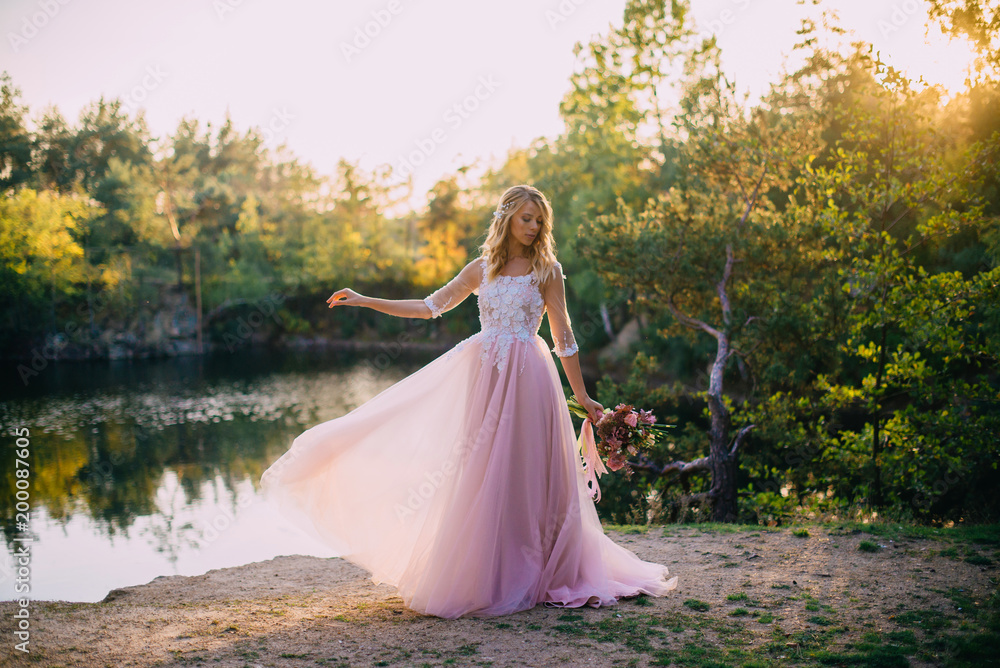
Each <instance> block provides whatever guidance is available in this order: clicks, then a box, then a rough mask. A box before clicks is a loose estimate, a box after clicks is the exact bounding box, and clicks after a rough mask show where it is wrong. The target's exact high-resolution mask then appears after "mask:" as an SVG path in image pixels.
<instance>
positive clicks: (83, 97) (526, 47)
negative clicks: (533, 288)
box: [0, 0, 969, 207]
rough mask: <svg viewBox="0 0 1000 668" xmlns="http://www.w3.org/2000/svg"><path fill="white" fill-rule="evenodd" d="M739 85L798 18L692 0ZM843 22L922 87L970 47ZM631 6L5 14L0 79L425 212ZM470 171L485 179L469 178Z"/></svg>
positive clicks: (207, 6) (550, 105)
mask: <svg viewBox="0 0 1000 668" xmlns="http://www.w3.org/2000/svg"><path fill="white" fill-rule="evenodd" d="M691 4H692V13H693V15H694V17H695V20H696V22H697V25H698V29H699V31H701V32H702V33H703V34H706V35H707V34H714V35H715V36H716V37H717V39H718V42H719V45H720V47H721V48H722V54H723V58H724V63H723V64H724V67H725V68H726V69H727V71H728V72H729V73H730V75H731V76H732V77H733V78H735V80H736V82H737V86H738V87H739V88H740V89H743V90H748V91H749V92H750V93H751V96H756V95H759V94H760V93H761V92H762V91H763V90H764V89H765V88H766V86H767V84H768V82H769V81H772V80H774V79H775V78H776V77H777V75H778V73H779V72H780V70H781V67H782V62H783V59H784V58H785V57H786V55H787V54H789V53H790V52H791V48H792V45H793V44H794V43H795V41H796V37H797V36H796V35H795V30H796V29H797V28H798V26H799V20H800V17H801V16H802V14H803V12H804V11H807V10H806V9H805V8H803V7H800V6H797V4H796V3H795V0H692V3H691ZM827 4H833V5H835V6H836V7H837V9H838V11H839V13H840V17H841V23H842V25H843V26H844V27H846V28H848V29H850V30H853V31H854V32H855V34H856V37H857V38H859V39H863V40H866V41H869V42H872V43H873V44H875V48H876V49H879V50H880V51H881V52H882V53H883V57H884V58H886V59H887V60H889V61H890V62H892V63H893V64H894V65H896V66H898V67H901V68H902V69H904V70H906V71H908V72H909V73H910V74H911V75H914V76H917V75H923V76H924V77H925V78H926V79H927V80H928V81H930V82H932V83H942V84H944V85H946V86H949V87H951V88H952V89H954V88H955V86H956V85H958V84H960V83H961V81H962V80H963V78H964V74H963V68H964V67H965V64H966V63H967V62H968V59H969V53H968V49H967V47H965V45H964V44H962V43H959V42H952V43H950V44H949V43H948V41H947V39H946V38H944V37H942V36H941V35H940V33H939V31H937V29H936V28H935V29H933V30H932V32H931V34H930V40H931V43H930V44H927V43H925V36H924V24H925V17H926V6H925V3H923V2H919V1H918V0H891V1H887V0H844V1H843V2H836V3H827ZM624 6H625V0H505V2H503V3H500V2H470V1H469V0H465V1H464V2H462V1H460V0H357V1H355V2H344V1H342V0H333V1H331V2H316V1H314V2H305V1H304V0H282V1H281V2H278V1H277V0H170V1H169V2H168V1H167V0H159V1H152V0H146V1H145V2H136V1H135V0H131V1H128V0H3V2H2V3H0V29H2V34H3V43H2V44H0V69H2V70H6V71H7V72H9V73H10V75H11V77H12V78H13V82H14V85H15V86H16V87H18V88H19V89H20V90H21V92H22V97H21V103H22V104H26V105H28V107H29V110H30V113H29V117H30V118H32V119H36V118H38V117H40V114H41V112H42V110H43V109H45V108H47V107H49V106H55V107H57V108H58V110H59V111H60V112H61V113H62V114H63V116H64V117H66V119H67V121H68V122H70V123H75V122H76V120H77V119H78V117H79V114H80V111H81V110H82V109H83V107H85V106H86V105H88V104H90V103H92V102H95V101H96V100H98V99H99V98H100V96H102V95H103V96H105V99H110V98H114V97H120V98H121V99H122V100H123V101H124V102H125V103H126V105H127V108H128V109H129V110H131V111H138V110H139V109H144V110H145V115H146V120H147V123H148V125H149V127H150V130H151V132H152V134H153V136H154V137H161V138H165V137H167V136H169V135H170V134H172V133H173V132H174V131H175V130H176V128H177V125H178V123H179V122H180V121H181V119H182V118H188V119H198V120H199V121H200V122H201V124H202V128H203V129H204V128H205V124H206V123H210V124H211V126H212V129H213V131H214V130H215V129H217V128H218V127H219V126H220V125H221V124H222V123H223V122H224V120H225V118H226V115H227V114H228V115H229V116H230V118H232V120H233V122H234V124H235V126H236V128H237V130H238V131H240V132H245V131H246V130H249V129H250V128H251V127H257V128H259V129H260V131H261V133H262V134H263V136H264V137H265V140H266V143H267V145H268V146H269V147H272V148H276V147H277V146H278V145H279V144H281V143H286V144H287V146H288V149H289V150H290V151H291V153H292V154H294V155H295V156H297V157H298V158H299V159H301V160H302V161H304V162H307V163H310V164H311V165H312V166H313V167H314V168H315V169H316V171H317V172H318V173H320V174H325V175H332V174H334V173H335V170H336V165H337V162H338V161H339V160H340V159H341V158H345V159H347V160H349V161H351V162H357V163H358V164H359V165H360V166H361V168H362V169H364V170H366V171H371V170H373V169H376V168H378V167H380V166H384V165H387V164H388V165H391V166H392V167H393V168H394V170H395V172H396V173H397V174H408V173H412V175H413V179H414V192H415V199H414V200H412V201H411V205H412V206H415V207H419V206H421V205H422V204H423V202H424V201H425V194H426V192H427V191H428V190H429V188H430V187H431V186H432V185H433V184H434V183H435V182H436V181H437V180H438V179H440V178H441V177H443V176H446V175H448V174H451V173H454V172H455V171H456V170H457V169H458V168H459V167H461V166H463V165H467V164H470V163H473V162H475V163H476V164H477V165H478V167H477V169H478V170H481V169H483V168H485V167H487V166H493V165H499V164H501V163H502V162H503V159H504V157H505V156H506V154H507V152H508V151H509V150H510V149H511V148H514V147H525V146H527V145H529V144H530V143H531V142H532V141H533V140H534V139H536V138H538V137H541V136H547V137H554V136H556V135H558V134H559V133H560V131H561V130H562V122H561V120H560V117H559V102H560V100H561V99H562V98H563V97H564V95H565V94H566V93H567V92H568V90H569V86H570V75H571V74H572V72H573V71H574V69H575V68H576V67H577V64H578V63H577V58H576V56H575V55H574V54H573V46H574V44H575V43H577V42H581V41H582V42H588V41H589V40H590V39H591V38H592V37H594V36H596V35H598V34H603V33H606V32H607V31H608V28H609V24H611V23H614V24H616V25H617V24H620V22H621V16H622V10H623V8H624ZM475 171H476V170H475V169H474V170H473V172H475Z"/></svg>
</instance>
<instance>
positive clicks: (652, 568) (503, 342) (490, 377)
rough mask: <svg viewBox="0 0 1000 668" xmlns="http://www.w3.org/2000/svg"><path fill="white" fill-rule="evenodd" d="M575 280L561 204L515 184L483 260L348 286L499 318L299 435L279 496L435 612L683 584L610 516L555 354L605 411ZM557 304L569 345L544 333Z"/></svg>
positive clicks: (415, 603)
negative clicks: (576, 321)
mask: <svg viewBox="0 0 1000 668" xmlns="http://www.w3.org/2000/svg"><path fill="white" fill-rule="evenodd" d="M564 278H565V277H564V275H563V273H562V265H560V263H559V262H558V261H557V260H556V257H555V254H554V250H553V238H552V208H551V206H550V204H549V202H548V200H547V199H546V198H545V196H544V195H543V194H542V193H541V192H539V191H538V190H537V189H535V188H534V187H532V186H528V185H518V186H513V187H511V188H508V189H507V190H506V191H505V192H504V194H503V195H502V196H501V197H500V201H499V203H498V204H497V208H496V211H495V212H494V215H493V220H492V222H491V223H490V228H489V232H488V235H487V238H486V241H485V242H484V243H483V245H482V247H481V249H480V256H479V257H477V258H476V259H474V260H472V261H471V262H469V263H468V264H467V265H465V267H464V268H463V269H462V270H461V271H460V272H459V273H458V274H457V275H456V276H455V277H454V278H453V279H452V280H451V281H449V282H448V283H447V284H446V285H444V286H442V287H441V288H439V289H438V290H436V291H435V292H433V293H432V294H430V295H428V296H427V297H425V298H424V299H422V300H421V299H401V300H387V299H379V298H375V297H367V296H364V295H361V294H358V293H357V292H354V291H353V290H351V289H349V288H343V289H341V290H338V291H337V292H335V293H333V295H331V296H330V298H329V299H328V300H327V302H328V303H329V305H330V308H334V307H340V306H365V307H368V308H371V309H374V310H377V311H380V312H382V313H386V314H389V315H394V316H399V317H403V318H425V319H426V318H437V317H440V316H441V315H443V314H444V313H446V312H447V311H449V310H451V309H453V308H455V307H456V306H458V305H459V304H461V303H462V301H464V300H465V299H466V297H468V296H469V295H470V294H472V293H475V294H476V295H477V297H478V304H479V319H480V325H481V329H480V331H479V332H477V333H476V334H473V335H472V336H470V337H468V338H467V339H465V340H463V341H461V342H459V343H458V344H456V345H455V346H454V347H453V348H452V349H451V350H449V351H448V352H446V353H444V354H443V355H441V356H440V357H438V358H437V359H435V360H433V361H431V362H430V363H428V364H427V365H426V366H424V367H423V368H421V369H419V370H418V371H416V372H414V373H413V374H411V375H409V376H407V377H406V378H404V379H402V380H401V381H399V382H397V383H396V384H395V385H393V386H391V387H389V388H387V389H386V390H384V391H382V392H381V393H379V394H377V395H376V396H375V397H373V398H371V399H369V400H368V401H367V402H365V403H364V404H362V405H360V406H358V407H357V408H355V409H354V410H352V411H350V412H349V413H347V414H346V415H343V416H341V417H339V418H335V419H333V420H329V421H328V422H324V423H321V424H318V425H316V426H314V427H312V428H310V429H308V430H306V431H305V432H303V433H302V434H300V435H299V436H298V437H296V438H295V440H294V441H293V442H292V445H291V447H290V448H289V450H288V451H287V452H286V453H285V454H284V455H282V456H281V457H280V458H279V459H278V460H277V461H275V462H274V463H273V464H272V465H271V467H270V468H269V469H267V470H266V471H265V472H264V474H263V476H262V477H261V486H262V489H263V494H264V497H265V498H266V499H267V500H268V501H269V502H271V503H273V504H274V505H275V506H276V507H277V508H278V509H279V510H280V511H281V512H283V513H284V514H285V516H286V517H287V518H288V519H289V521H291V522H293V523H295V524H296V525H298V526H301V527H302V528H304V529H305V530H307V531H309V532H311V533H313V534H314V535H316V536H317V537H318V538H320V539H321V540H323V541H324V542H325V543H327V544H329V545H330V546H331V547H332V548H333V549H335V550H336V551H337V552H338V554H340V556H341V557H342V558H344V559H346V560H348V561H350V562H352V563H354V564H356V565H358V566H360V567H362V568H364V569H366V570H368V571H370V572H371V574H372V575H371V579H372V581H373V582H374V583H375V584H380V583H382V582H386V583H389V584H392V585H394V586H395V587H396V588H397V589H398V591H399V593H400V596H401V597H402V599H403V602H404V604H405V605H406V606H407V607H409V608H410V609H412V610H415V611H417V612H421V613H424V614H429V615H434V616H438V617H444V618H449V619H454V618H457V617H462V616H465V617H485V616H497V615H506V614H511V613H515V612H519V611H522V610H527V609H530V608H533V607H535V606H536V605H538V604H539V603H541V604H544V605H546V606H550V607H580V606H583V605H588V606H591V607H600V606H602V605H615V604H616V603H617V601H618V599H619V598H621V597H629V596H636V595H638V594H640V593H644V594H649V595H652V596H662V595H664V594H665V593H667V592H668V591H671V590H673V589H675V588H676V587H677V577H673V578H670V579H669V580H668V579H667V576H668V574H669V571H668V569H667V567H666V566H663V565H661V564H656V563H652V562H647V561H643V560H641V559H640V558H639V557H638V556H636V555H635V554H634V553H633V552H631V551H629V550H627V549H625V548H623V547H621V546H620V545H618V544H616V543H615V542H614V541H612V540H611V538H609V537H608V536H607V535H605V533H604V530H603V528H602V527H601V523H600V520H599V519H598V516H597V510H596V508H595V506H594V501H593V499H592V498H591V496H590V491H589V489H588V487H587V483H586V480H585V475H584V468H583V462H582V460H581V458H580V456H579V454H578V452H577V450H576V437H575V433H574V429H573V423H572V420H571V418H570V414H569V409H568V408H567V405H566V398H565V395H564V393H563V389H562V384H561V381H560V379H559V372H558V370H557V369H556V366H555V363H554V362H553V360H552V356H551V353H555V354H556V355H557V356H558V357H559V359H560V360H561V363H562V365H563V369H564V370H565V372H566V377H567V378H568V380H569V383H570V386H571V387H572V389H573V392H574V393H575V394H576V396H577V398H578V399H579V401H580V404H581V405H582V406H583V407H584V408H585V409H586V410H587V412H588V414H589V415H590V417H591V419H592V420H594V421H596V420H597V419H598V418H599V417H600V415H601V414H602V412H603V407H602V406H601V405H600V404H599V403H598V402H596V401H594V400H593V399H591V398H590V397H589V396H588V395H587V391H586V388H585V387H584V383H583V376H582V373H581V371H580V362H579V355H578V351H579V346H578V345H577V342H576V340H575V338H574V335H573V331H572V328H571V323H570V318H569V314H568V312H567V310H566V300H565V281H564ZM545 313H548V318H549V329H550V331H551V332H552V339H553V348H552V349H551V350H550V349H549V346H548V344H547V343H546V342H545V340H544V339H542V337H541V336H539V335H538V329H539V326H540V325H541V320H542V317H543V315H544V314H545Z"/></svg>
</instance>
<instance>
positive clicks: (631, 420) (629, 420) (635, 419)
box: [625, 411, 639, 427]
mask: <svg viewBox="0 0 1000 668" xmlns="http://www.w3.org/2000/svg"><path fill="white" fill-rule="evenodd" d="M625 424H627V425H628V426H630V427H635V426H637V425H638V424H639V416H638V415H636V414H635V412H634V411H633V412H632V413H629V414H628V415H626V416H625Z"/></svg>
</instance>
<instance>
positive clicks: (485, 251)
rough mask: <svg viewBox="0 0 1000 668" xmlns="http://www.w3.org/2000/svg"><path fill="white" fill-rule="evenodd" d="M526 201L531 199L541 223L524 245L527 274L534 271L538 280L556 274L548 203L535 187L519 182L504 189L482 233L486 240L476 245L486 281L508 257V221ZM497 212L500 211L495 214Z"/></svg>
mask: <svg viewBox="0 0 1000 668" xmlns="http://www.w3.org/2000/svg"><path fill="white" fill-rule="evenodd" d="M528 202H534V203H535V204H536V205H537V206H538V208H539V209H540V210H541V212H542V224H541V225H540V226H539V229H538V234H537V235H536V236H535V240H534V241H533V242H532V243H531V245H530V246H528V252H527V255H528V260H529V261H530V262H531V273H534V274H535V277H536V278H537V279H538V282H539V283H544V282H545V281H546V280H548V279H549V278H550V277H551V276H554V275H558V272H557V270H556V256H555V240H554V238H553V236H552V205H551V204H549V200H548V199H547V198H546V197H545V195H543V194H542V192H541V191H540V190H538V188H535V187H534V186H529V185H526V184H521V185H517V186H511V187H510V188H507V190H505V191H504V193H503V195H501V196H500V201H499V202H497V207H496V211H495V212H494V215H493V222H491V223H490V229H489V231H488V232H487V234H486V241H484V242H483V244H482V245H481V246H480V247H479V254H480V257H483V258H486V268H487V271H486V277H487V280H490V281H491V280H493V279H494V278H496V277H497V276H498V275H499V274H500V270H501V269H503V268H504V266H505V265H506V264H507V262H508V261H509V260H510V257H508V255H509V252H508V246H507V235H508V234H509V233H510V221H511V219H512V218H513V217H514V214H515V213H517V212H518V211H519V210H520V208H521V207H522V206H524V205H525V204H526V203H528ZM498 212H502V213H499V215H498Z"/></svg>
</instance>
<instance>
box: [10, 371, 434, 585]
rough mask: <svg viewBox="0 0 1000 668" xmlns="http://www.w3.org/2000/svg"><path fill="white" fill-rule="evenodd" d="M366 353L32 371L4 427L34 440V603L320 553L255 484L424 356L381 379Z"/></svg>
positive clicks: (12, 402)
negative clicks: (312, 434) (297, 444)
mask: <svg viewBox="0 0 1000 668" xmlns="http://www.w3.org/2000/svg"><path fill="white" fill-rule="evenodd" d="M363 357H364V356H363V355H359V356H357V357H355V359H353V360H352V359H350V358H349V357H347V358H345V356H343V355H340V356H337V355H332V356H325V355H317V354H312V355H294V354H293V355H285V356H278V357H269V358H268V359H267V360H266V361H262V360H260V358H259V357H255V356H248V357H246V358H244V359H241V360H234V359H232V358H226V359H222V360H216V361H212V360H199V361H198V362H196V363H193V364H192V363H191V362H190V361H188V360H182V361H175V360H170V361H163V362H147V363H143V362H138V363H134V364H129V363H127V362H126V363H125V364H117V365H115V366H116V367H117V368H111V369H109V368H108V365H107V364H102V363H97V364H90V363H86V364H75V365H74V364H69V365H59V367H60V368H59V369H57V370H53V373H52V374H50V375H49V376H48V377H47V378H44V379H41V377H40V379H41V380H42V383H44V385H45V386H44V387H43V388H42V389H41V390H39V388H38V386H37V385H36V386H35V387H33V388H26V389H25V390H24V392H22V394H23V395H24V396H22V397H20V398H18V397H16V396H11V394H12V393H11V392H9V391H8V396H5V397H4V398H5V401H3V402H2V403H0V427H2V428H3V430H4V433H5V434H8V435H10V434H13V430H14V429H15V428H19V427H28V429H30V434H31V458H30V464H31V467H30V470H31V484H32V488H31V508H32V515H31V520H32V522H31V531H32V533H33V535H34V538H35V541H34V542H33V543H32V544H31V545H32V562H31V569H32V570H31V596H32V597H33V598H35V599H62V600H73V601H95V600H100V599H101V598H103V597H104V595H105V594H107V592H108V591H109V590H110V589H112V588H115V587H120V586H125V585H130V584H139V583H143V582H148V581H149V580H151V579H153V578H155V577H157V576H160V575H170V574H197V573H203V572H205V571H206V570H208V569H211V568H219V567H224V566H234V565H239V564H244V563H249V562H252V561H260V560H264V559H270V558H272V557H274V556H277V555H280V554H295V553H301V554H316V555H317V556H330V555H329V552H328V550H327V549H326V548H325V547H324V546H322V545H320V544H319V543H317V542H314V541H313V540H311V539H310V538H309V537H308V536H304V535H302V534H301V533H299V532H297V531H296V530H293V529H289V528H287V527H284V526H283V525H282V522H281V521H280V518H278V517H276V516H275V515H274V512H273V509H271V508H270V507H269V506H268V505H267V504H265V503H263V501H262V500H261V499H260V498H259V496H258V488H257V483H258V481H259V479H260V475H261V473H263V471H264V469H266V468H267V467H268V466H269V465H270V464H271V463H272V462H273V461H274V460H275V459H277V458H278V457H279V456H280V455H281V454H282V453H283V452H284V451H285V450H287V449H288V447H289V446H290V445H291V441H292V439H294V437H295V436H296V435H298V434H299V433H301V432H302V431H303V430H304V429H306V428H308V427H310V426H312V425H314V424H316V423H318V422H322V421H325V420H329V419H332V418H335V417H338V416H340V415H343V414H344V413H347V412H348V411H350V410H351V409H353V408H355V407H356V406H358V405H360V404H361V403H363V402H364V401H366V400H367V399H369V398H371V397H373V396H374V395H376V394H378V393H379V392H380V391H382V390H383V389H385V388H387V387H388V386H390V385H392V384H393V383H395V382H397V381H398V380H400V379H402V378H403V377H405V376H406V375H408V374H409V373H412V372H413V371H415V370H416V369H418V368H419V367H420V366H421V365H422V364H426V363H427V362H428V361H430V360H431V359H433V357H434V354H426V353H425V354H422V355H412V356H408V357H406V358H401V359H399V360H396V361H395V362H394V363H393V364H391V365H390V366H389V367H388V368H386V369H384V370H378V369H376V368H374V367H373V366H372V365H370V364H365V363H362V362H359V361H358V360H359V358H363ZM371 357H374V355H372V356H371ZM53 366H55V365H53ZM276 369H277V370H276ZM40 384H41V383H40ZM88 384H89V385H90V387H89V388H88ZM7 389H8V390H10V388H7ZM11 440H12V439H11ZM8 452H10V451H9V450H8ZM13 460H14V457H13V456H12V455H10V454H8V456H5V457H3V458H0V474H2V475H0V514H2V522H3V524H2V529H3V535H4V539H5V542H6V544H7V547H8V550H7V551H6V552H5V553H4V554H3V555H0V557H2V558H0V596H2V597H3V598H4V599H11V598H14V597H15V590H14V577H13V560H12V558H11V553H12V551H13V549H14V548H15V546H16V545H18V543H15V541H14V538H15V537H16V536H19V535H23V534H20V533H19V532H18V531H17V530H16V525H15V509H14V507H13V502H14V498H15V497H14V493H15V488H14V481H15V476H14V471H13ZM262 536H266V537H267V540H262V538H261V537H262Z"/></svg>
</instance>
